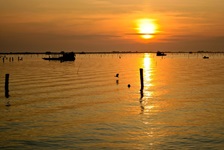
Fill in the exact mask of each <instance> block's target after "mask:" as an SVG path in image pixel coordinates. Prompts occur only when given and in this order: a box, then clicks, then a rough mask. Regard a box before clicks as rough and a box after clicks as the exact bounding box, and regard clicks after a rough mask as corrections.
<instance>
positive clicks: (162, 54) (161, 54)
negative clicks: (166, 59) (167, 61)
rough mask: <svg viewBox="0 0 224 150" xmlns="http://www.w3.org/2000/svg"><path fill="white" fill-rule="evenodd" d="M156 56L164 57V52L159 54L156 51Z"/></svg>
mask: <svg viewBox="0 0 224 150" xmlns="http://www.w3.org/2000/svg"><path fill="white" fill-rule="evenodd" d="M156 56H166V54H165V53H164V52H160V51H158V52H157V53H156Z"/></svg>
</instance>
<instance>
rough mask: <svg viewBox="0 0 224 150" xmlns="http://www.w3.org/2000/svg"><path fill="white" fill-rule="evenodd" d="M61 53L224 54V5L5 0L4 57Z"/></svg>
mask: <svg viewBox="0 0 224 150" xmlns="http://www.w3.org/2000/svg"><path fill="white" fill-rule="evenodd" d="M142 20H143V21H142ZM144 20H146V21H144ZM139 22H146V23H139ZM147 22H150V23H149V24H147ZM142 24H145V25H142ZM148 27H149V28H148ZM145 32H147V33H145ZM148 32H149V33H148ZM145 34H149V35H145ZM144 37H145V38H144ZM147 37H148V38H147ZM62 50H64V51H157V50H160V51H201V50H205V51H207V50H209V51H213V50H214V51H222V50H224V1H223V0H156V1H155V0H140V1H139V0H0V52H9V51H40V52H41V51H62Z"/></svg>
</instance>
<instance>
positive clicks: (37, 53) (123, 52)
mask: <svg viewBox="0 0 224 150" xmlns="http://www.w3.org/2000/svg"><path fill="white" fill-rule="evenodd" d="M73 52H74V51H73ZM62 53H63V52H49V51H48V52H0V55H31V54H32V55H33V54H36V55H39V54H42V55H58V54H62ZM74 53H75V54H132V53H156V52H131V51H127V52H126V51H112V52H84V51H82V52H74ZM164 53H189V54H195V53H196V54H197V53H213V54H214V53H224V52H220V51H217V52H211V51H198V52H170V51H167V52H166V51H164Z"/></svg>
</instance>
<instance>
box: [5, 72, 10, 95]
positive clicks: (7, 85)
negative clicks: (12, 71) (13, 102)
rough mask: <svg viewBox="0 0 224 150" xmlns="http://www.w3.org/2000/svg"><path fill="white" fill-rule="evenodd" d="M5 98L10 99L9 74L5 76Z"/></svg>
mask: <svg viewBox="0 0 224 150" xmlns="http://www.w3.org/2000/svg"><path fill="white" fill-rule="evenodd" d="M5 97H6V98H9V74H5Z"/></svg>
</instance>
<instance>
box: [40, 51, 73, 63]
mask: <svg viewBox="0 0 224 150" xmlns="http://www.w3.org/2000/svg"><path fill="white" fill-rule="evenodd" d="M42 59H44V60H49V61H50V60H55V61H61V62H63V61H74V60H75V53H74V52H69V53H63V54H62V56H60V57H50V56H49V57H45V58H42Z"/></svg>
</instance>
